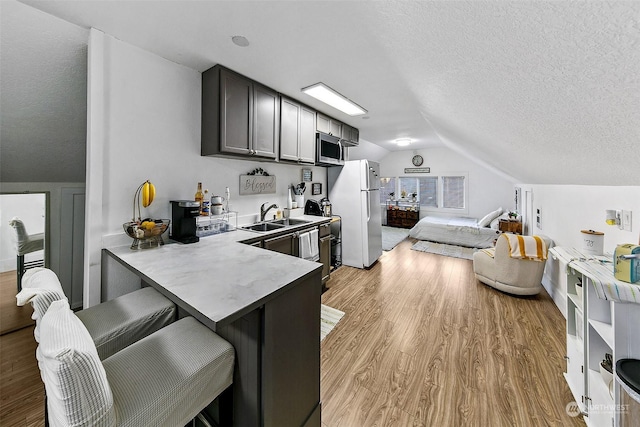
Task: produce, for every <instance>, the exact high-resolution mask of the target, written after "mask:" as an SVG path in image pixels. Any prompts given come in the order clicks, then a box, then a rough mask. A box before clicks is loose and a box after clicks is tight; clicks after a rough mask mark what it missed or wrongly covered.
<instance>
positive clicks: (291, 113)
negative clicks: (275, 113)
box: [280, 97, 300, 162]
mask: <svg viewBox="0 0 640 427" xmlns="http://www.w3.org/2000/svg"><path fill="white" fill-rule="evenodd" d="M299 117H300V105H299V104H298V103H296V102H293V101H291V100H290V99H287V98H284V97H283V98H282V100H281V103H280V160H291V161H294V162H297V161H298V159H299V158H300V157H299V156H298V151H299V149H298V146H299V138H300V119H299Z"/></svg>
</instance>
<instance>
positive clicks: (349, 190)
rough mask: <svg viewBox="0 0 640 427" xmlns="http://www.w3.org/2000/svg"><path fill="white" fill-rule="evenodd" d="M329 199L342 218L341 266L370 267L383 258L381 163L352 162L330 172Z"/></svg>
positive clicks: (328, 176)
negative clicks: (381, 256)
mask: <svg viewBox="0 0 640 427" xmlns="http://www.w3.org/2000/svg"><path fill="white" fill-rule="evenodd" d="M327 180H328V187H329V200H331V210H332V212H333V214H334V215H339V216H340V217H341V218H342V264H344V265H349V266H351V267H357V268H366V267H370V266H371V265H372V264H373V263H374V262H376V260H377V259H378V258H379V257H380V255H382V218H381V215H382V209H381V207H380V164H379V163H376V162H372V161H369V160H349V161H346V162H345V164H344V166H336V167H330V168H328V170H327Z"/></svg>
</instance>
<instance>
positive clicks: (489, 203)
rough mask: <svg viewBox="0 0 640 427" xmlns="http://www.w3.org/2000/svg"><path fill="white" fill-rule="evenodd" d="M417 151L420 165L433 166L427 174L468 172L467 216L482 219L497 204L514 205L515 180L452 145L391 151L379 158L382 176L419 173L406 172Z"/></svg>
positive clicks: (502, 205)
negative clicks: (486, 166)
mask: <svg viewBox="0 0 640 427" xmlns="http://www.w3.org/2000/svg"><path fill="white" fill-rule="evenodd" d="M415 154H420V155H422V157H423V158H424V164H423V165H422V166H421V167H430V168H431V173H430V174H428V176H439V175H440V174H444V173H465V174H467V175H468V177H469V184H468V185H469V187H468V188H469V199H468V200H469V202H468V203H469V210H468V213H467V214H466V215H465V216H469V217H472V218H482V217H483V216H485V215H486V214H487V213H489V212H491V211H493V210H495V209H497V208H498V207H502V208H503V209H514V208H515V202H514V183H513V182H511V181H509V180H507V179H505V178H504V177H502V176H500V175H497V174H495V173H494V172H492V171H490V170H489V169H487V168H485V167H483V166H481V165H478V164H477V163H475V162H473V161H472V160H469V159H468V158H467V157H465V156H462V155H460V154H458V153H457V152H455V151H453V150H451V149H449V148H444V147H443V148H428V149H422V150H407V151H393V152H390V153H389V154H387V155H386V156H385V157H383V158H382V160H381V161H380V173H381V174H382V176H383V177H394V176H396V177H397V176H420V175H418V174H405V173H404V169H405V168H411V167H414V166H413V164H412V163H411V158H412V157H413V156H414V155H415ZM423 215H424V212H421V216H423Z"/></svg>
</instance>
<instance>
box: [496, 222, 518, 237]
mask: <svg viewBox="0 0 640 427" xmlns="http://www.w3.org/2000/svg"><path fill="white" fill-rule="evenodd" d="M498 230H500V231H502V232H505V233H513V234H522V221H518V220H516V219H501V220H500V222H499V223H498Z"/></svg>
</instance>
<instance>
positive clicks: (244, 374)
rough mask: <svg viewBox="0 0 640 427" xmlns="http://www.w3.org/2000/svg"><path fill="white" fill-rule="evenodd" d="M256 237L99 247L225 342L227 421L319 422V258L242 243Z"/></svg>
mask: <svg viewBox="0 0 640 427" xmlns="http://www.w3.org/2000/svg"><path fill="white" fill-rule="evenodd" d="M310 221H311V222H310V223H309V224H311V223H315V224H321V223H323V222H327V221H329V218H321V217H312V218H310ZM309 224H307V226H308V225H309ZM257 235H258V233H255V232H251V231H244V230H240V229H238V230H236V231H233V232H229V233H223V234H218V235H214V236H209V237H205V238H202V239H201V240H200V242H198V243H194V244H186V245H184V244H179V243H172V244H166V245H164V246H161V247H158V248H154V249H147V250H131V249H130V248H129V247H128V246H121V247H115V248H108V249H104V250H103V251H104V256H107V257H110V258H112V259H114V260H116V261H117V262H118V263H119V264H121V265H122V266H124V267H125V268H126V269H127V270H129V271H131V272H133V273H134V274H135V275H137V276H138V277H139V278H140V279H141V281H142V282H143V283H144V284H147V285H149V286H152V287H154V288H155V289H157V290H158V291H160V292H161V293H163V294H164V295H165V296H166V297H168V298H170V299H171V300H172V301H174V303H176V305H178V307H179V308H180V311H181V312H185V313H187V314H189V315H191V316H193V317H195V318H196V319H197V320H199V321H200V322H202V323H203V324H205V325H206V326H207V327H209V328H211V329H212V330H214V331H216V333H218V334H219V335H220V336H222V337H223V338H225V339H226V340H227V341H229V342H230V343H231V344H232V345H233V346H234V348H235V349H236V355H237V360H236V368H235V374H234V383H233V390H234V392H233V396H234V399H233V400H234V425H243V426H244V425H264V426H320V295H321V273H322V265H321V264H319V263H315V262H311V261H306V260H303V259H300V258H295V257H292V256H288V255H283V254H280V253H277V252H273V251H269V250H265V249H261V248H258V247H255V246H251V245H248V244H243V243H242V242H243V241H250V240H251V239H255V238H256V236H257ZM108 276H109V274H104V273H103V286H107V287H108V286H109V277H108Z"/></svg>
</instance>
